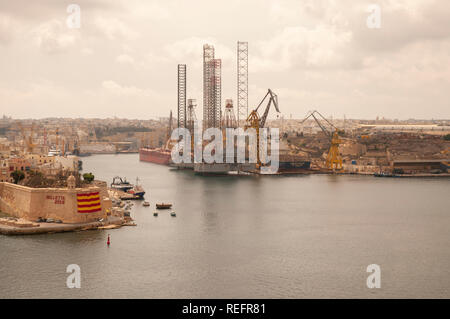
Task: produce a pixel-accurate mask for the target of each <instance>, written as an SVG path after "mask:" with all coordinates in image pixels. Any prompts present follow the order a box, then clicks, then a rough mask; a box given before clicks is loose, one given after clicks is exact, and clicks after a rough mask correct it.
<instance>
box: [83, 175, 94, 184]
mask: <svg viewBox="0 0 450 319" xmlns="http://www.w3.org/2000/svg"><path fill="white" fill-rule="evenodd" d="M94 178H95V176H94V175H92V173H84V174H83V179H84V180H85V181H86V182H88V183H91V182H92V181H93V180H94Z"/></svg>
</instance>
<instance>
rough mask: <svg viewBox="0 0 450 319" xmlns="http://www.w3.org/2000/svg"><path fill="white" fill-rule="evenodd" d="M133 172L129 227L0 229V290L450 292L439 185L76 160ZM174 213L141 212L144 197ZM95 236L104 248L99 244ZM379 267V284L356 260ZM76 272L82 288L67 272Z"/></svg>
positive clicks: (169, 294) (103, 175) (288, 294)
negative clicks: (138, 195) (138, 193)
mask: <svg viewBox="0 0 450 319" xmlns="http://www.w3.org/2000/svg"><path fill="white" fill-rule="evenodd" d="M83 162H84V169H85V171H88V172H89V171H92V172H93V173H94V174H95V176H96V178H98V179H103V180H107V181H108V182H111V180H112V177H114V176H115V175H120V176H126V177H127V178H128V179H129V180H130V181H134V179H135V178H136V176H139V177H140V180H141V184H142V185H143V186H144V188H145V189H146V190H147V192H148V196H147V200H149V201H150V202H151V207H142V206H141V205H140V204H139V203H138V202H136V205H135V207H134V208H133V211H132V217H133V218H134V219H135V220H136V222H137V224H138V226H137V227H123V228H121V229H116V230H108V231H106V230H105V231H85V232H78V233H64V234H51V235H35V236H20V237H6V236H2V235H0V298H5V297H19V298H22V297H50V298H57V297H67V298H72V297H81V298H92V297H96V298H110V297H118V298H128V297H135V298H211V297H212V298H233V297H234V298H260V297H261V298H262V297H268V298H279V297H280V298H313V297H318V298H324V297H331V298H333V297H340V298H342V297H357V298H368V297H369V298H371V297H383V298H384V297H395V298H397V297H412V298H420V297H437V298H450V209H449V207H450V199H449V198H450V197H449V191H450V180H448V179H436V180H431V179H389V178H374V177H361V176H295V177H268V176H265V177H240V178H238V177H202V176H197V175H194V174H193V173H192V172H190V171H174V170H170V169H169V168H168V167H165V166H159V165H155V164H150V163H141V162H139V161H138V156H137V155H136V154H131V155H99V156H92V157H87V158H83ZM161 201H166V202H171V203H173V204H174V209H175V210H176V212H177V217H175V218H173V217H170V215H169V214H168V213H160V214H159V216H158V217H153V214H152V212H153V210H154V209H153V207H154V205H155V202H161ZM108 233H109V234H110V235H111V240H112V243H111V246H110V247H109V248H108V247H107V246H106V238H107V235H108ZM374 263H375V264H378V265H380V267H381V289H368V288H367V287H366V278H367V276H368V275H369V274H368V273H366V267H367V266H368V265H369V264H374ZM68 264H78V265H79V266H80V267H81V275H82V282H81V289H68V288H67V287H66V278H67V276H68V274H67V273H66V267H67V265H68Z"/></svg>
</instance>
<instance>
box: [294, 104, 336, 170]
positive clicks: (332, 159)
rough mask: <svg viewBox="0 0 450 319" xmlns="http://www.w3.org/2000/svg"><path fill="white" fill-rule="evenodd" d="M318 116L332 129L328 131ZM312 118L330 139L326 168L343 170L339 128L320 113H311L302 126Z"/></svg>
mask: <svg viewBox="0 0 450 319" xmlns="http://www.w3.org/2000/svg"><path fill="white" fill-rule="evenodd" d="M317 116H320V117H321V118H322V119H323V120H325V122H326V123H328V124H329V125H330V127H331V128H332V129H330V130H328V129H327V128H326V127H325V126H324V125H323V124H322V123H320V121H319V119H318V118H317ZM310 117H312V118H313V119H314V120H315V121H316V122H317V125H319V127H320V129H321V130H322V131H323V132H324V133H325V135H327V137H328V138H329V139H330V149H329V150H328V154H327V158H326V162H325V163H326V166H327V168H329V169H333V170H335V169H338V170H340V169H342V156H341V154H340V152H339V144H341V143H342V140H341V139H340V138H339V135H338V128H337V127H336V126H334V125H333V124H332V123H331V122H330V121H328V120H327V119H326V118H325V117H324V116H323V115H322V114H320V113H319V112H318V111H316V110H314V111H309V112H308V114H307V115H306V117H305V118H304V119H303V121H301V122H300V124H303V122H305V121H306V120H307V119H309V118H310Z"/></svg>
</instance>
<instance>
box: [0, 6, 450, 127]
mask: <svg viewBox="0 0 450 319" xmlns="http://www.w3.org/2000/svg"><path fill="white" fill-rule="evenodd" d="M69 4H76V5H78V6H79V8H80V26H79V28H76V27H75V28H73V26H74V25H73V22H74V21H76V20H73V11H69V12H68V11H67V8H68V5H69ZM372 4H375V5H376V8H379V9H380V10H379V11H377V9H376V8H375V9H374V7H373V6H371V5H372ZM378 13H379V14H378ZM67 20H69V22H72V24H70V23H69V25H68V24H67ZM374 23H375V24H374ZM69 26H72V27H69ZM374 26H375V27H374ZM237 41H248V43H249V44H248V45H249V109H253V108H254V107H255V106H256V105H257V104H258V103H259V101H260V100H261V99H262V98H263V97H264V95H265V93H266V92H267V89H268V88H270V89H272V90H273V91H274V92H275V93H276V94H277V95H278V99H279V106H280V110H281V113H282V114H283V116H284V117H285V118H289V117H291V116H292V118H303V117H304V116H305V114H306V113H307V112H308V111H309V110H313V109H316V110H319V111H320V112H321V113H322V114H324V115H325V116H332V117H333V118H343V117H344V115H345V117H346V118H358V119H363V118H364V119H374V118H376V117H377V116H379V117H386V118H392V119H394V118H398V119H409V118H421V119H449V118H450V1H448V0H370V1H367V2H366V1H364V0H355V1H353V0H246V1H242V0H227V1H224V0H222V1H218V0H190V1H186V0H177V1H176V0H159V1H152V0H146V1H143V0H142V1H138V0H71V1H61V0H35V1H25V0H14V1H9V0H0V116H1V115H2V114H6V115H8V116H12V117H14V118H43V117H100V118H111V117H114V116H116V117H125V118H133V119H134V118H137V119H150V118H158V117H162V116H164V117H166V116H168V114H169V112H170V110H172V111H173V112H174V113H176V105H177V94H176V92H177V64H178V63H183V64H187V96H188V98H194V99H197V104H198V106H197V110H196V113H197V117H198V118H201V114H202V96H203V95H202V87H203V84H202V47H203V44H205V43H208V44H212V45H214V47H215V53H216V58H221V59H222V67H223V70H222V107H223V105H224V101H225V99H228V98H231V99H233V100H234V101H235V104H236V98H237V81H236V79H237V67H236V46H237ZM271 116H272V117H273V116H274V115H273V114H272V115H271Z"/></svg>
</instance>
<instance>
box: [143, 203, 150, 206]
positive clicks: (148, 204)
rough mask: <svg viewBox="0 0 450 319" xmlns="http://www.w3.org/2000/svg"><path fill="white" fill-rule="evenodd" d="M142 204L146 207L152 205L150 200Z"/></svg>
mask: <svg viewBox="0 0 450 319" xmlns="http://www.w3.org/2000/svg"><path fill="white" fill-rule="evenodd" d="M142 206H146V207H147V206H150V203H149V202H143V203H142Z"/></svg>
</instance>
